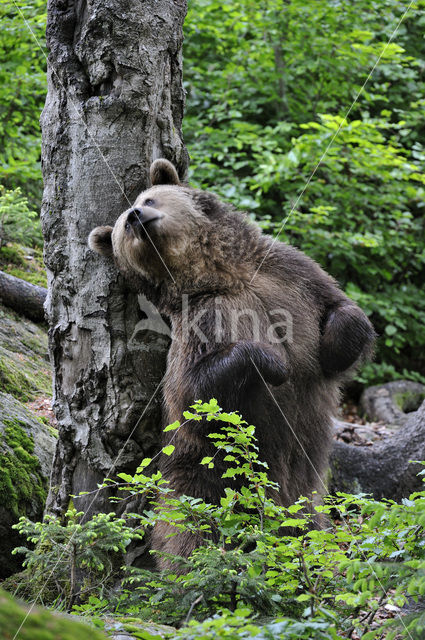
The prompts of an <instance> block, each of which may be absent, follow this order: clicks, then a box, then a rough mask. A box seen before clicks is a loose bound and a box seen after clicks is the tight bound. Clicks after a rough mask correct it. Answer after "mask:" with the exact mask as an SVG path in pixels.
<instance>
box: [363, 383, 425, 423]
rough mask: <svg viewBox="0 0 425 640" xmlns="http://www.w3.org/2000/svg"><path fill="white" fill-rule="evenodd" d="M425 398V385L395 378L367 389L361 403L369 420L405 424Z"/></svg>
mask: <svg viewBox="0 0 425 640" xmlns="http://www.w3.org/2000/svg"><path fill="white" fill-rule="evenodd" d="M423 400H425V385H424V384H420V383H419V382H412V381H411V380H395V381H394V382H387V383H386V384H380V385H377V386H374V387H369V388H368V389H366V390H365V391H364V392H363V394H362V396H361V398H360V405H361V407H362V409H363V411H364V413H365V414H366V415H367V417H368V418H369V420H371V421H377V420H382V421H383V422H385V423H386V424H387V425H403V424H405V422H406V420H407V419H408V417H409V414H410V413H411V412H412V411H416V410H417V409H419V407H420V405H421V403H422V402H423Z"/></svg>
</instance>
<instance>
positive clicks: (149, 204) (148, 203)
mask: <svg viewBox="0 0 425 640" xmlns="http://www.w3.org/2000/svg"><path fill="white" fill-rule="evenodd" d="M143 204H144V205H145V207H153V206H154V205H155V200H152V198H147V199H146V200H145V201H144V203H143Z"/></svg>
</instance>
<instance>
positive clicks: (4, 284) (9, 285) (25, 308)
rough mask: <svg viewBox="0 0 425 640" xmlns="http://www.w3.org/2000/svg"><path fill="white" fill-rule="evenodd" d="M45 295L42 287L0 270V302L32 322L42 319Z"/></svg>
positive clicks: (45, 292)
mask: <svg viewBox="0 0 425 640" xmlns="http://www.w3.org/2000/svg"><path fill="white" fill-rule="evenodd" d="M46 295H47V291H46V289H44V287H38V286H37V285H35V284H30V283H29V282H25V280H21V278H15V276H11V275H9V274H8V273H4V271H0V302H1V303H3V304H5V305H6V307H10V308H11V309H13V310H14V311H17V312H18V313H19V314H21V315H23V316H25V317H26V318H29V319H30V320H34V322H42V321H43V320H44V307H43V304H44V301H45V299H46Z"/></svg>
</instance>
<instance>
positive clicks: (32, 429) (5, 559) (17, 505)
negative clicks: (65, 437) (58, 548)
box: [0, 393, 56, 578]
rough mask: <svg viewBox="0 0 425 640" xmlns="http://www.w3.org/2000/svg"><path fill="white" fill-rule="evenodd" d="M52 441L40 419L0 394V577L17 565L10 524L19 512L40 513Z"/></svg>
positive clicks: (18, 541)
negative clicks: (13, 552)
mask: <svg viewBox="0 0 425 640" xmlns="http://www.w3.org/2000/svg"><path fill="white" fill-rule="evenodd" d="M55 444H56V441H55V438H53V436H52V435H51V434H50V431H49V429H48V427H47V426H46V425H45V424H43V422H42V421H40V420H38V419H37V418H36V417H35V416H33V415H32V414H31V413H30V412H29V411H28V409H26V407H24V406H23V405H22V404H21V403H20V402H19V401H18V400H16V398H13V397H12V396H11V395H8V394H4V393H0V457H1V464H0V578H5V577H7V576H8V575H10V574H12V573H14V572H16V571H18V570H19V568H20V559H19V558H17V556H12V555H11V551H12V549H13V548H14V547H17V546H19V545H20V544H22V540H21V538H20V536H19V534H18V532H17V531H14V530H13V529H12V525H13V524H15V523H16V522H17V521H18V519H19V517H20V516H23V515H24V516H27V517H29V518H31V519H32V520H38V519H40V518H41V517H42V515H43V510H44V505H45V501H46V496H47V490H48V483H49V477H50V471H51V465H52V460H53V455H54V450H55Z"/></svg>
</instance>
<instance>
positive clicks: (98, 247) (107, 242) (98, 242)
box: [88, 227, 113, 256]
mask: <svg viewBox="0 0 425 640" xmlns="http://www.w3.org/2000/svg"><path fill="white" fill-rule="evenodd" d="M112 231H113V227H96V228H95V229H93V231H92V232H91V233H90V235H89V240H88V243H89V247H90V249H92V250H93V251H96V252H97V253H100V255H101V256H112V238H111V234H112Z"/></svg>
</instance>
